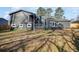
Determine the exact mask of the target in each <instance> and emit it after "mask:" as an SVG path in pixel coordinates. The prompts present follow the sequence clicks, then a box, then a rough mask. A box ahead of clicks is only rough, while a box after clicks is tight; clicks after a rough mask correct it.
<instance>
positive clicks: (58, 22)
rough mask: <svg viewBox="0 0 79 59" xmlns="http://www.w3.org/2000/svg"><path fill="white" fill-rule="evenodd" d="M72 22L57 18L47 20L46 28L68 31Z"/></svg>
mask: <svg viewBox="0 0 79 59" xmlns="http://www.w3.org/2000/svg"><path fill="white" fill-rule="evenodd" d="M70 23H71V21H70V20H67V19H56V18H54V17H53V18H47V19H46V24H47V25H46V28H60V29H68V28H70Z"/></svg>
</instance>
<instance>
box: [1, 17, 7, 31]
mask: <svg viewBox="0 0 79 59" xmlns="http://www.w3.org/2000/svg"><path fill="white" fill-rule="evenodd" d="M6 29H8V21H7V20H6V19H4V18H0V30H6Z"/></svg>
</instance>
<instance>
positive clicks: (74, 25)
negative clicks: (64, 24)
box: [70, 20, 79, 29]
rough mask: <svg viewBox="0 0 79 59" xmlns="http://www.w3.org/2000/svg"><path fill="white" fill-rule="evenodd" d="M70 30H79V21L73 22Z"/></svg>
mask: <svg viewBox="0 0 79 59" xmlns="http://www.w3.org/2000/svg"><path fill="white" fill-rule="evenodd" d="M70 28H72V29H79V20H76V21H73V22H71V25H70Z"/></svg>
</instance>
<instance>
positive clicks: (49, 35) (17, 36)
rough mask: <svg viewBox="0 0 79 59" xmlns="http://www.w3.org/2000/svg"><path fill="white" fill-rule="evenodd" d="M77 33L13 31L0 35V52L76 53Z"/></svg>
mask: <svg viewBox="0 0 79 59" xmlns="http://www.w3.org/2000/svg"><path fill="white" fill-rule="evenodd" d="M78 34H79V32H75V31H74V30H73V31H72V30H55V31H52V30H36V31H26V30H23V31H20V30H19V31H13V32H7V33H1V34H0V51H6V52H7V51H17V52H21V51H26V52H29V51H32V52H58V51H59V52H74V51H75V52H76V51H79V49H78V48H79V47H78V39H75V37H77V38H78V36H77V35H78Z"/></svg>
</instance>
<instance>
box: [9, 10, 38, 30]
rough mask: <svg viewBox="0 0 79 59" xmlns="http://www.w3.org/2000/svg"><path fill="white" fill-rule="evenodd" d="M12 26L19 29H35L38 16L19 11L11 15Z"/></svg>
mask: <svg viewBox="0 0 79 59" xmlns="http://www.w3.org/2000/svg"><path fill="white" fill-rule="evenodd" d="M10 17H11V20H10V25H11V27H12V28H17V29H34V28H35V24H36V23H38V21H39V20H38V19H37V16H36V14H34V13H32V12H28V11H24V10H18V11H15V12H12V13H10Z"/></svg>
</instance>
